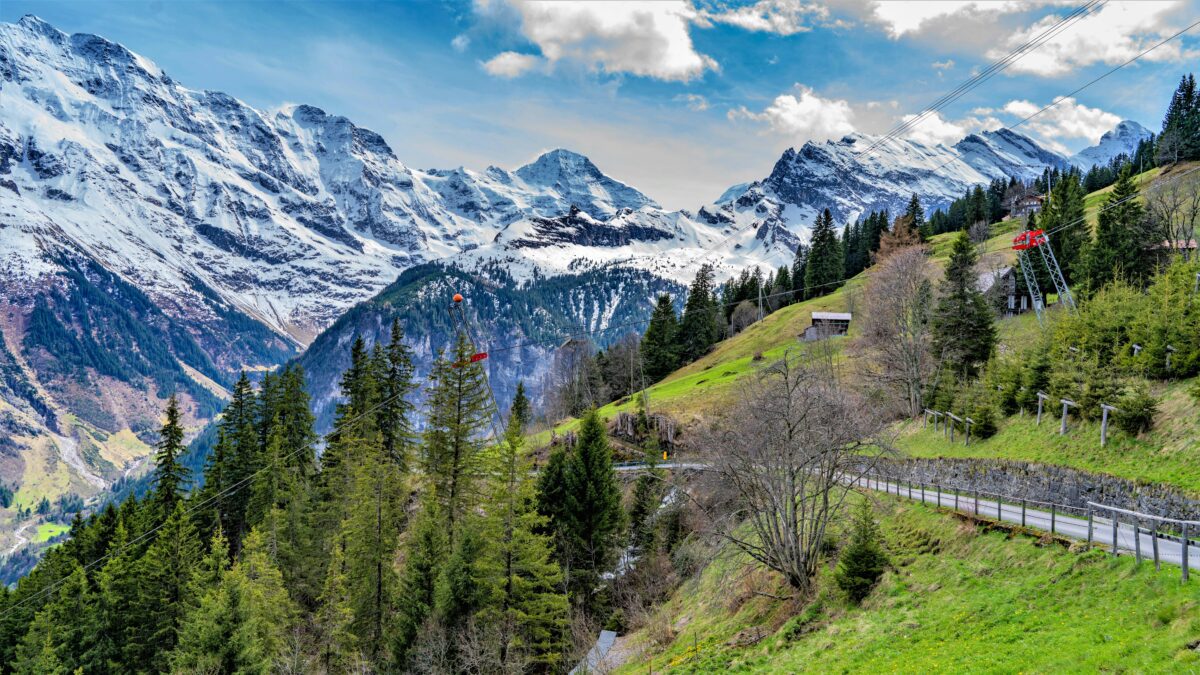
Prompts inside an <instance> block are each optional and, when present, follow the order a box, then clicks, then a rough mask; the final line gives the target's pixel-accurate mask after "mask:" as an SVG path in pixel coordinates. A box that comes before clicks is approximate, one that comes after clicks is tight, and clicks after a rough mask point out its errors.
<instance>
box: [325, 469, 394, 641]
mask: <svg viewBox="0 0 1200 675" xmlns="http://www.w3.org/2000/svg"><path fill="white" fill-rule="evenodd" d="M405 497H406V494H405V491H404V490H403V487H402V483H401V477H400V474H399V470H398V468H397V467H396V464H395V463H394V462H393V461H391V459H390V458H385V457H383V456H382V452H381V450H376V451H368V452H366V453H364V457H363V458H362V459H361V461H360V462H359V463H358V465H357V466H356V470H355V477H354V488H353V491H352V493H351V498H350V513H349V516H348V517H347V519H346V521H345V522H344V523H343V526H342V527H343V532H344V535H343V537H342V538H341V540H342V541H344V542H345V547H346V551H345V556H346V584H347V587H348V593H349V599H350V607H351V609H352V610H353V614H354V621H353V623H352V625H351V629H352V631H353V633H354V635H355V637H356V642H357V644H358V645H359V647H360V649H362V651H363V653H364V654H365V655H366V656H367V658H369V659H371V660H373V661H375V662H377V663H378V662H379V659H380V658H381V657H382V655H383V654H384V653H385V650H386V644H385V638H386V636H387V634H388V633H389V632H390V630H391V626H392V624H393V616H392V612H393V607H394V606H395V598H396V594H397V586H398V583H399V581H398V579H397V577H396V573H395V570H394V568H393V565H392V561H393V560H394V559H395V557H396V546H397V543H398V541H399V535H400V527H401V521H402V518H403V504H404V499H405Z"/></svg>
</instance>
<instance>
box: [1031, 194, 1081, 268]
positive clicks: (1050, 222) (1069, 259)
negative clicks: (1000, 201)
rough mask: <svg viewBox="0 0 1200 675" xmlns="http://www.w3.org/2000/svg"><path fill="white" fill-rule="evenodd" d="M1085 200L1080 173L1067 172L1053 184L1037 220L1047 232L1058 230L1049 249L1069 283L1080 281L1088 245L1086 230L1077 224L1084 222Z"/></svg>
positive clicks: (1051, 240)
mask: <svg viewBox="0 0 1200 675" xmlns="http://www.w3.org/2000/svg"><path fill="white" fill-rule="evenodd" d="M1085 196H1086V195H1084V192H1083V185H1082V184H1081V182H1080V176H1079V172H1078V171H1074V170H1073V171H1069V172H1067V173H1066V174H1065V175H1063V176H1061V177H1060V178H1058V179H1057V180H1056V181H1055V183H1054V189H1053V190H1051V191H1050V194H1049V195H1048V197H1047V199H1046V202H1045V204H1044V206H1043V207H1042V212H1041V215H1040V217H1039V219H1038V220H1039V226H1040V227H1041V228H1042V229H1045V230H1046V231H1047V232H1049V231H1055V230H1057V231H1055V232H1054V234H1053V236H1051V237H1050V246H1051V247H1052V248H1053V250H1054V256H1055V258H1056V259H1057V260H1058V264H1059V266H1060V267H1061V268H1062V271H1063V276H1065V277H1066V279H1067V281H1068V282H1071V283H1073V282H1075V281H1077V280H1078V278H1079V272H1080V265H1081V261H1080V256H1081V254H1082V252H1083V247H1084V244H1085V243H1086V242H1087V227H1084V226H1082V225H1079V224H1078V223H1079V222H1080V221H1081V220H1082V218H1083V213H1084V204H1083V198H1084V197H1085ZM1059 228H1063V229H1059ZM1039 259H1040V256H1039Z"/></svg>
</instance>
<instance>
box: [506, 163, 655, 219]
mask: <svg viewBox="0 0 1200 675" xmlns="http://www.w3.org/2000/svg"><path fill="white" fill-rule="evenodd" d="M514 173H515V174H516V175H517V177H519V178H520V179H521V180H523V181H525V182H526V183H528V184H529V185H532V186H537V187H548V188H554V189H555V190H556V191H558V192H560V193H561V194H562V195H563V196H564V197H565V198H566V199H568V200H569V201H570V202H571V203H573V204H575V205H576V206H579V207H580V208H582V209H583V210H584V211H587V212H588V213H590V214H592V215H605V214H609V213H610V212H611V211H612V210H613V209H620V208H626V207H627V208H631V209H634V210H636V209H639V208H641V207H643V206H655V207H657V206H658V204H656V203H655V202H654V200H652V199H650V198H649V197H647V196H646V195H644V194H642V193H641V192H639V191H637V190H635V189H634V188H632V187H630V186H628V185H626V184H625V183H622V182H621V181H618V180H616V179H614V178H610V177H609V176H607V175H605V174H604V172H603V171H601V170H600V169H599V167H597V166H596V165H595V164H593V163H592V160H590V159H588V158H587V157H586V156H585V155H581V154H579V153H577V152H574V151H572V150H567V149H565V148H555V149H554V150H550V151H548V152H544V153H542V154H541V156H539V157H538V158H537V159H535V160H534V161H532V162H530V163H529V164H526V165H525V166H523V167H521V168H519V169H517V170H516V171H515V172H514ZM600 193H606V194H607V198H605V199H602V200H599V201H598V200H597V196H598V195H599V194H600ZM600 202H604V203H603V204H601V203H600Z"/></svg>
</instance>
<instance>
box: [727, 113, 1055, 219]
mask: <svg viewBox="0 0 1200 675" xmlns="http://www.w3.org/2000/svg"><path fill="white" fill-rule="evenodd" d="M875 140H876V139H875V138H874V137H871V136H866V135H863V134H857V133H856V134H851V135H848V136H846V137H844V138H842V139H841V140H838V141H826V142H823V143H813V142H810V143H806V144H805V145H804V146H803V147H802V148H800V149H799V150H795V149H789V150H787V151H786V152H784V154H783V156H782V157H780V158H779V161H777V162H776V163H775V167H774V169H772V171H771V174H770V175H769V176H767V178H766V179H764V180H763V181H761V182H760V183H756V184H752V185H751V188H750V189H756V188H758V189H761V192H762V194H763V196H765V197H766V198H768V200H769V201H770V203H773V204H784V205H788V206H791V207H793V208H796V209H798V213H797V215H799V216H800V217H801V218H802V219H807V222H811V217H812V216H813V215H815V213H816V212H819V211H821V210H823V209H829V210H830V212H832V213H833V216H834V220H835V221H837V222H840V223H846V222H850V221H853V220H855V219H856V218H858V217H859V216H861V215H863V214H865V213H866V212H867V211H872V210H882V209H885V208H886V209H889V210H891V211H892V212H893V213H895V212H897V211H901V210H903V209H904V207H905V206H906V205H907V204H908V201H909V199H910V198H911V197H912V195H913V193H916V194H917V195H918V196H920V198H921V201H922V203H923V204H924V205H925V209H926V212H930V211H932V210H933V209H935V208H937V207H939V206H945V205H946V204H948V203H949V202H950V201H952V200H953V199H955V198H957V197H961V196H962V194H963V193H964V192H965V191H966V190H967V189H969V188H971V187H973V186H975V185H979V184H983V183H988V182H990V181H992V180H994V179H996V178H1004V179H1007V178H1009V177H1011V176H1016V177H1018V178H1021V179H1026V180H1028V179H1032V178H1034V177H1036V176H1038V175H1040V174H1041V172H1042V170H1043V169H1044V168H1045V167H1047V166H1060V167H1063V166H1066V165H1067V160H1066V158H1064V157H1062V156H1061V155H1058V154H1056V153H1054V152H1051V151H1049V150H1046V149H1044V148H1042V147H1040V146H1038V145H1037V143H1036V142H1034V141H1033V140H1032V139H1030V138H1028V137H1025V136H1022V135H1021V134H1018V133H1016V132H1014V131H1010V130H1008V129H999V130H997V131H984V132H982V133H979V134H971V135H969V136H967V137H966V138H964V139H962V140H961V141H959V142H958V143H956V144H954V146H952V147H947V146H945V145H941V144H935V145H930V144H926V143H922V142H920V141H915V140H907V139H898V140H889V141H887V142H885V143H883V144H880V145H877V146H876V147H874V148H871V146H872V144H873V143H874V142H875ZM746 194H747V193H746V192H745V191H743V192H741V193H737V192H727V193H726V194H725V195H723V196H722V198H721V201H723V202H725V203H728V202H730V201H733V200H735V199H741V198H742V197H743V196H744V195H746Z"/></svg>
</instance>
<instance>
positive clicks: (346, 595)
mask: <svg viewBox="0 0 1200 675" xmlns="http://www.w3.org/2000/svg"><path fill="white" fill-rule="evenodd" d="M345 548H346V542H345V539H344V538H342V537H338V538H337V539H335V540H334V541H333V542H332V547H331V549H332V553H331V554H330V557H329V569H328V570H326V572H325V583H324V587H323V588H322V590H321V596H320V599H319V602H318V605H317V606H318V609H317V612H316V625H317V633H318V639H319V640H320V652H319V654H318V659H319V660H320V663H321V666H322V667H323V668H324V669H325V672H329V673H335V672H348V671H350V670H351V669H352V666H353V665H354V664H355V663H356V661H357V654H358V647H357V644H358V642H357V640H356V638H355V637H354V631H353V630H352V625H353V623H354V607H353V604H352V602H353V599H352V598H351V596H350V583H349V580H348V575H349V570H348V568H347V565H346V555H345Z"/></svg>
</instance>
